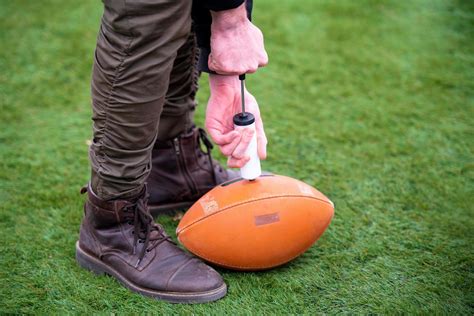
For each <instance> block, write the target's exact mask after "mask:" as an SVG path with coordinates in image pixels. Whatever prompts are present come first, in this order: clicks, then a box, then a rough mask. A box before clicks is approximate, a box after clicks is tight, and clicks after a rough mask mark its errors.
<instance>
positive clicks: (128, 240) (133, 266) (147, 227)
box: [76, 0, 226, 302]
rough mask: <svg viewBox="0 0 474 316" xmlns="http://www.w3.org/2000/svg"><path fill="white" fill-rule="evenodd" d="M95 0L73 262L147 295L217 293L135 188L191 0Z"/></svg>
mask: <svg viewBox="0 0 474 316" xmlns="http://www.w3.org/2000/svg"><path fill="white" fill-rule="evenodd" d="M104 4H105V9H104V15H103V17H102V23H101V28H100V32H99V36H98V40H97V48H96V52H95V61H94V70H93V78H92V106H93V120H94V125H93V128H94V139H93V144H92V145H91V148H90V159H91V165H92V180H91V184H90V186H89V188H88V189H87V191H88V199H87V202H86V204H85V206H84V213H85V215H84V219H83V221H82V225H81V230H80V236H79V241H78V243H77V244H76V258H77V261H78V262H79V264H80V265H81V266H83V267H85V268H87V269H91V270H93V271H95V272H97V273H106V274H109V275H112V276H114V277H115V278H117V279H118V280H119V281H120V282H121V283H122V284H124V285H125V286H127V287H128V288H130V289H131V290H133V291H135V292H139V293H141V294H144V295H147V296H152V297H156V298H160V299H165V300H169V301H173V302H205V301H211V300H215V299H218V298H220V297H222V296H224V295H225V293H226V285H225V283H224V282H223V280H222V278H221V277H220V276H219V274H218V273H217V272H216V271H214V270H213V269H212V268H210V267H208V266H206V265H205V264H204V263H202V262H201V261H199V260H198V259H196V258H194V257H192V256H191V255H189V254H187V253H185V252H184V251H182V250H181V249H179V248H178V247H177V246H176V245H175V244H174V243H173V242H172V240H171V238H170V237H169V236H168V235H167V234H166V233H165V232H164V231H163V228H162V227H161V226H159V225H157V224H155V223H154V222H153V218H152V217H151V215H150V213H149V210H148V207H147V199H148V194H147V191H146V187H145V180H146V178H147V177H148V174H149V172H150V169H151V152H152V148H153V145H154V143H155V139H156V135H157V133H158V128H159V119H160V115H161V112H162V108H163V103H164V99H165V94H166V91H167V89H168V84H169V76H170V72H171V70H172V68H173V63H174V60H175V57H176V52H177V50H178V49H179V48H180V47H181V46H182V45H183V43H185V41H186V39H187V37H188V34H189V32H190V24H191V21H190V20H191V17H190V10H191V1H189V0H168V1H163V0H162V1H160V0H149V1H144V0H142V1H130V2H126V1H115V0H109V1H104ZM85 191H86V190H83V193H85Z"/></svg>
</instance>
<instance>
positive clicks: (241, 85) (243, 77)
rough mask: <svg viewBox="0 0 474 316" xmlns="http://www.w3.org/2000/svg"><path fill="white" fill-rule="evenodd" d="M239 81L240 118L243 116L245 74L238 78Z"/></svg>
mask: <svg viewBox="0 0 474 316" xmlns="http://www.w3.org/2000/svg"><path fill="white" fill-rule="evenodd" d="M239 80H240V98H241V99H242V113H241V114H240V115H241V116H245V91H244V90H245V74H243V75H240V76H239Z"/></svg>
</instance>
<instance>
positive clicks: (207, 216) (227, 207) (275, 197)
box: [176, 194, 334, 234]
mask: <svg viewBox="0 0 474 316" xmlns="http://www.w3.org/2000/svg"><path fill="white" fill-rule="evenodd" d="M288 197H290V198H308V199H313V200H318V201H321V202H324V203H326V204H328V205H329V206H331V207H332V208H333V209H334V206H333V205H332V204H331V203H329V202H327V201H325V200H323V199H319V198H316V197H314V196H307V195H299V194H294V195H293V194H288V195H273V196H267V197H263V198H257V199H249V200H245V201H242V202H237V203H234V204H231V205H227V206H226V207H224V208H222V209H220V210H218V211H217V212H213V213H210V214H207V215H205V216H203V217H201V218H200V219H198V220H196V221H194V222H192V223H189V224H187V225H186V226H184V227H183V228H181V229H179V227H178V228H177V229H176V234H180V233H181V232H182V231H184V230H186V229H188V228H189V227H191V226H192V225H195V224H197V223H199V222H200V221H203V220H204V219H206V218H209V217H211V216H213V215H215V214H219V213H221V212H224V211H225V210H228V209H229V208H233V207H236V206H241V205H244V204H248V203H251V202H256V201H263V200H270V199H278V198H288ZM178 229H179V230H178Z"/></svg>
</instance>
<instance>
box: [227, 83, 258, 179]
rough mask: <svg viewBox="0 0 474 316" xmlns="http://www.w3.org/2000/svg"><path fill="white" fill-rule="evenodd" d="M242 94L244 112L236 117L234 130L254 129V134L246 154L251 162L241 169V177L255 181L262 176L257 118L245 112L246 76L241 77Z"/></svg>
mask: <svg viewBox="0 0 474 316" xmlns="http://www.w3.org/2000/svg"><path fill="white" fill-rule="evenodd" d="M239 80H240V93H241V99H242V112H241V113H237V114H235V115H234V119H233V120H234V129H235V130H239V129H246V128H251V129H253V131H254V133H253V136H252V140H251V141H250V144H249V146H248V147H247V150H246V151H245V154H246V155H247V156H249V157H250V160H249V161H248V162H247V163H246V164H245V165H244V166H243V167H242V168H240V176H241V177H242V178H244V179H246V180H255V179H256V178H258V177H259V176H260V175H261V174H262V169H261V167H260V159H259V157H258V153H257V130H256V128H255V116H254V115H253V114H252V113H249V112H245V74H244V75H240V76H239Z"/></svg>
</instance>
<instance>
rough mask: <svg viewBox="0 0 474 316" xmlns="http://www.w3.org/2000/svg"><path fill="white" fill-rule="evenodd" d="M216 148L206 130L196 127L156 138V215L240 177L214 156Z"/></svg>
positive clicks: (153, 179)
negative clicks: (169, 136)
mask: <svg viewBox="0 0 474 316" xmlns="http://www.w3.org/2000/svg"><path fill="white" fill-rule="evenodd" d="M202 147H204V150H203V148H202ZM212 148H213V145H212V143H211V141H210V140H209V138H208V137H207V135H206V132H205V131H204V130H203V129H202V128H196V127H194V128H193V129H192V130H191V131H190V132H189V133H186V134H182V135H180V136H178V137H176V138H174V139H172V140H169V141H166V142H160V141H156V143H155V147H154V148H153V154H152V161H153V166H152V169H151V173H150V176H149V177H148V180H147V184H148V189H149V191H150V200H149V206H150V211H151V213H152V215H158V214H161V213H171V212H172V211H176V210H181V209H185V208H188V207H190V206H191V205H192V204H193V203H194V202H195V201H196V200H198V199H199V198H200V197H201V196H203V195H204V194H205V193H206V192H207V191H209V190H211V189H212V188H214V187H215V186H216V185H218V184H221V183H222V182H225V181H228V180H232V179H235V178H238V177H240V174H239V172H237V171H233V170H227V169H225V168H224V167H222V166H221V165H220V164H219V163H218V162H217V161H215V160H214V159H212V157H211V149H212Z"/></svg>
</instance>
